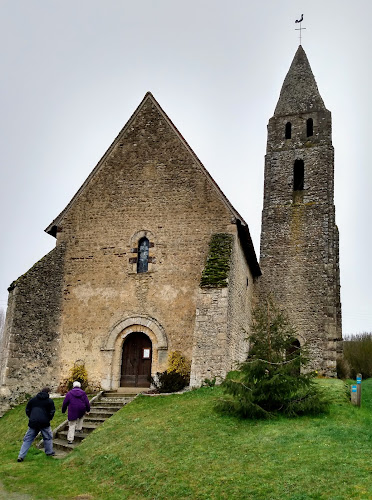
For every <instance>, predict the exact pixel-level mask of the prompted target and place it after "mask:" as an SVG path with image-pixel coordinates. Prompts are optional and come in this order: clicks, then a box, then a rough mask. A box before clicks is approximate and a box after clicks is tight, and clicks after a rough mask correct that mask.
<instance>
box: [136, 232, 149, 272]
mask: <svg viewBox="0 0 372 500" xmlns="http://www.w3.org/2000/svg"><path fill="white" fill-rule="evenodd" d="M149 247H150V243H149V240H148V239H147V238H141V239H140V240H139V242H138V260H137V273H146V272H147V271H148V268H149Z"/></svg>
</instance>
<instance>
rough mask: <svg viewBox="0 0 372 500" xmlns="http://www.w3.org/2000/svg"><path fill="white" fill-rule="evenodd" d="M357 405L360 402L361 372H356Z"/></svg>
mask: <svg viewBox="0 0 372 500" xmlns="http://www.w3.org/2000/svg"><path fill="white" fill-rule="evenodd" d="M356 382H357V401H358V402H357V405H358V406H360V404H361V402H362V374H361V373H358V374H357V379H356Z"/></svg>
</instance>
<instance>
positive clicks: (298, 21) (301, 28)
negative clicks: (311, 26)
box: [295, 14, 306, 45]
mask: <svg viewBox="0 0 372 500" xmlns="http://www.w3.org/2000/svg"><path fill="white" fill-rule="evenodd" d="M303 20H304V15H303V14H301V17H300V19H296V21H295V23H299V24H300V27H299V28H296V29H295V31H299V32H300V45H301V35H302V30H305V29H306V28H303V27H302V24H301V23H302V21H303Z"/></svg>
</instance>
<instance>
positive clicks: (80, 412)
mask: <svg viewBox="0 0 372 500" xmlns="http://www.w3.org/2000/svg"><path fill="white" fill-rule="evenodd" d="M67 408H68V413H67V418H68V433H67V442H68V444H72V443H73V442H74V437H75V431H76V432H82V429H83V420H84V415H85V414H86V413H89V412H90V404H89V400H88V396H87V395H86V394H85V392H84V391H83V389H81V384H80V382H77V381H76V382H74V383H73V384H72V389H71V391H69V392H68V393H67V394H66V397H65V399H64V401H63V404H62V413H65V411H66V410H67Z"/></svg>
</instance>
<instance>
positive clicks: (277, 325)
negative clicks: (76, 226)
mask: <svg viewBox="0 0 372 500" xmlns="http://www.w3.org/2000/svg"><path fill="white" fill-rule="evenodd" d="M251 332H252V333H251V335H250V338H249V340H250V350H249V355H248V359H247V361H245V362H244V363H241V364H240V366H239V370H237V371H234V372H230V373H229V374H228V375H227V377H226V379H225V380H224V381H223V383H222V387H223V389H224V391H225V393H226V394H228V395H229V397H225V398H223V399H221V400H220V401H219V402H218V404H217V408H218V409H219V410H220V411H223V412H228V413H234V414H236V415H238V416H240V417H243V418H269V417H272V416H273V415H275V414H284V415H287V416H296V415H303V414H318V413H321V412H323V411H325V410H326V409H327V408H328V402H327V401H326V400H325V399H324V396H323V394H322V393H321V392H320V390H319V387H318V386H317V385H316V384H315V382H314V377H315V373H311V372H308V373H301V368H304V367H306V365H307V364H308V358H307V356H306V349H305V348H304V347H301V349H299V348H297V344H298V341H297V340H296V335H295V331H294V329H293V328H292V326H291V325H290V323H289V320H288V317H287V315H286V314H285V313H284V312H283V311H281V310H280V309H279V308H278V307H277V306H276V305H275V304H274V303H273V302H272V301H271V300H269V301H268V302H267V303H266V304H264V305H263V306H261V307H258V308H256V309H255V311H254V313H253V322H252V325H251Z"/></svg>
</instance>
